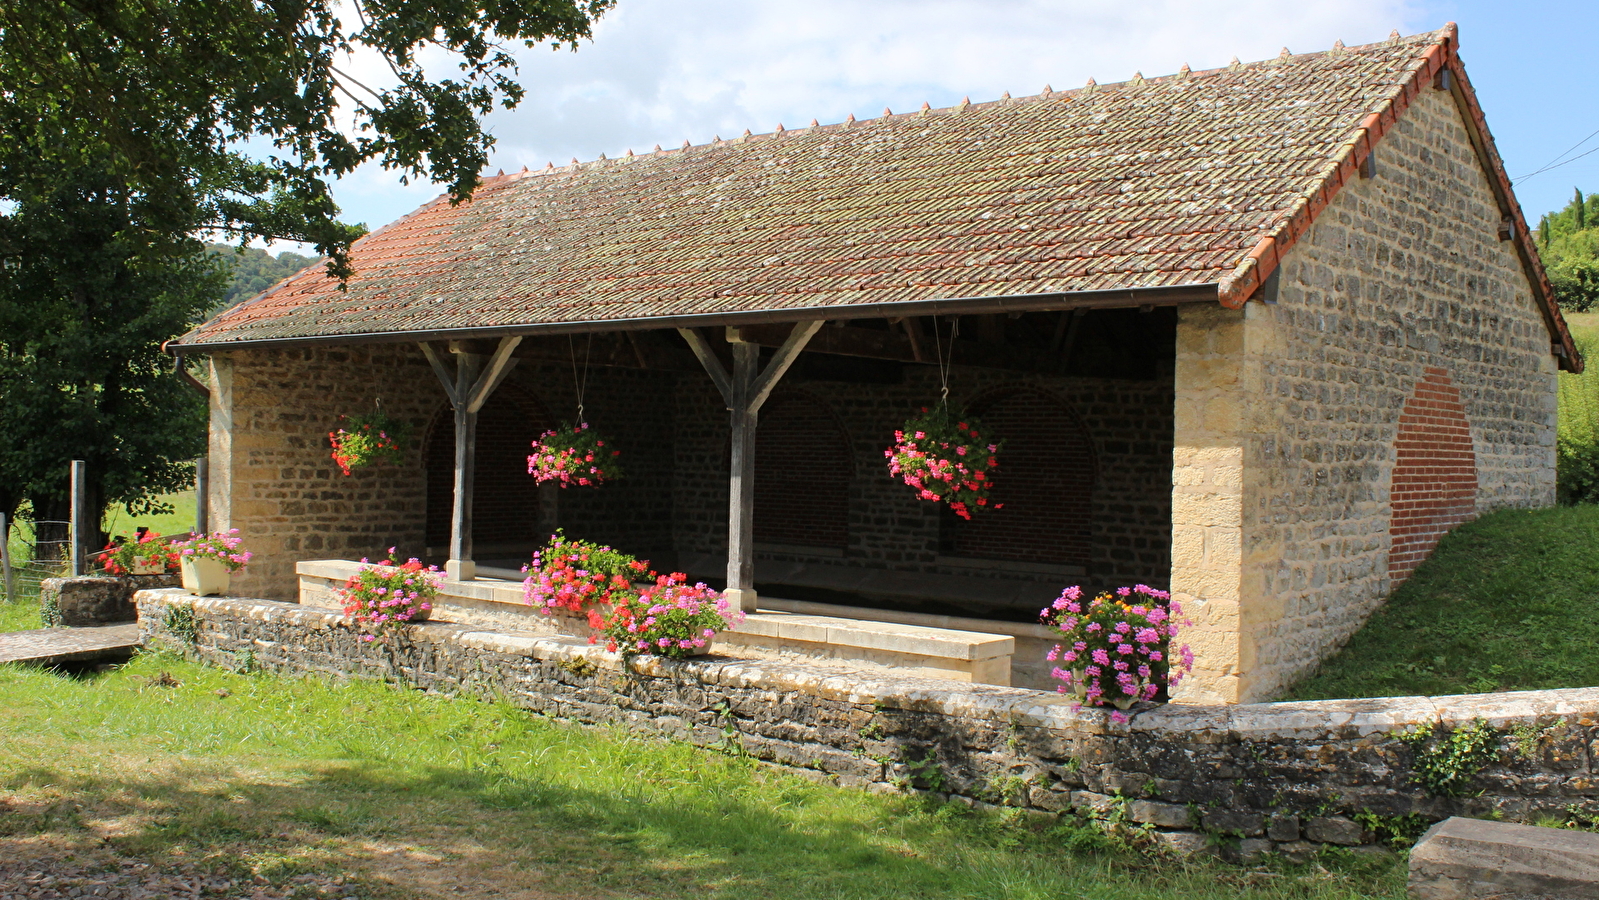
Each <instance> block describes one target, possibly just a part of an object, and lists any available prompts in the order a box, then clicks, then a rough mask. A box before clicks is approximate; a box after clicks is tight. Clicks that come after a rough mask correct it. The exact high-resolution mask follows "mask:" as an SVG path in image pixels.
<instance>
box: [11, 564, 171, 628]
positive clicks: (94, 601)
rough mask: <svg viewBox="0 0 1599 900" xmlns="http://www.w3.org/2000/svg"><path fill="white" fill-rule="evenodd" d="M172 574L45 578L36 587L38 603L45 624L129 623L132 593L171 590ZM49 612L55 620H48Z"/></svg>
mask: <svg viewBox="0 0 1599 900" xmlns="http://www.w3.org/2000/svg"><path fill="white" fill-rule="evenodd" d="M178 582H179V578H178V576H176V575H124V576H111V575H81V576H77V577H72V578H46V579H44V581H42V582H40V584H39V601H40V603H41V604H43V606H44V608H45V610H46V618H45V624H53V625H65V626H67V627H69V628H86V627H92V626H96V625H113V624H116V623H119V622H132V621H133V620H134V618H135V612H134V608H133V594H134V592H136V591H140V590H144V589H145V588H159V587H172V586H174V585H176V584H178ZM52 610H53V613H54V617H55V621H53V622H52V621H51V619H50V614H51V611H52Z"/></svg>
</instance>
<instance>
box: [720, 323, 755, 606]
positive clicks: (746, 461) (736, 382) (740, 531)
mask: <svg viewBox="0 0 1599 900" xmlns="http://www.w3.org/2000/svg"><path fill="white" fill-rule="evenodd" d="M727 339H728V342H729V343H731V344H732V345H733V377H732V379H731V381H730V384H729V387H730V388H731V394H732V396H731V397H729V398H728V406H729V407H731V409H730V415H731V416H732V431H733V460H732V462H733V464H732V467H731V468H732V471H731V472H729V473H728V478H729V481H728V490H727V598H728V601H729V602H731V603H734V604H736V605H737V606H739V607H740V608H742V609H744V610H745V611H746V612H750V611H753V610H754V609H755V419H756V416H757V415H758V414H759V408H758V407H756V406H752V405H751V403H750V398H751V396H752V395H753V392H754V390H755V379H756V378H757V377H758V376H759V374H760V367H761V348H760V345H759V344H751V343H748V342H746V341H743V340H741V339H740V338H739V336H738V331H737V329H734V328H729V329H728V330H727Z"/></svg>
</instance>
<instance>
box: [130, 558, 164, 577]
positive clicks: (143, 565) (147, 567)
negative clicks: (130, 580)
mask: <svg viewBox="0 0 1599 900" xmlns="http://www.w3.org/2000/svg"><path fill="white" fill-rule="evenodd" d="M166 570H167V564H166V563H164V562H160V561H156V562H139V561H137V560H135V561H134V563H133V565H132V568H130V569H129V570H128V574H129V575H160V574H162V573H164V572H165V571H166Z"/></svg>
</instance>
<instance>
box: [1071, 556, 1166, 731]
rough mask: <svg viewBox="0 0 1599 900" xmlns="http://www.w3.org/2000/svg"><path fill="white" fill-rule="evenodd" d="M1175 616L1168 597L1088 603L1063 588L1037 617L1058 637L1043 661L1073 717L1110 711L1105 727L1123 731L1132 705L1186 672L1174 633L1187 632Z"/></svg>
mask: <svg viewBox="0 0 1599 900" xmlns="http://www.w3.org/2000/svg"><path fill="white" fill-rule="evenodd" d="M1181 614H1182V608H1181V607H1179V606H1178V605H1177V603H1176V601H1174V600H1172V599H1171V594H1168V593H1167V592H1165V591H1161V590H1156V589H1155V588H1152V587H1149V586H1147V585H1142V584H1140V585H1136V586H1134V587H1130V588H1126V587H1123V588H1117V589H1116V590H1115V591H1114V592H1112V591H1105V592H1103V593H1100V594H1098V595H1097V596H1095V597H1094V598H1093V599H1089V600H1085V599H1083V592H1082V589H1081V588H1077V587H1069V588H1067V589H1066V590H1065V591H1064V592H1062V593H1061V595H1060V598H1059V599H1057V600H1056V601H1055V602H1054V603H1053V604H1051V605H1050V607H1049V608H1048V609H1046V610H1044V611H1043V612H1042V613H1041V614H1040V616H1039V617H1040V619H1041V620H1042V621H1043V623H1044V624H1045V625H1046V626H1048V627H1050V628H1051V629H1053V630H1055V631H1057V632H1059V633H1060V639H1061V643H1060V644H1057V645H1056V646H1055V648H1054V649H1052V650H1050V651H1049V655H1048V656H1047V657H1046V658H1047V659H1048V660H1049V661H1050V662H1052V663H1055V664H1056V668H1055V669H1054V670H1053V671H1052V672H1051V673H1050V674H1051V675H1052V676H1053V677H1054V678H1056V679H1057V680H1059V681H1060V682H1061V685H1060V687H1058V688H1057V689H1056V690H1058V691H1060V692H1061V693H1063V694H1065V693H1073V694H1076V695H1077V704H1076V705H1075V706H1073V707H1072V708H1073V709H1080V708H1082V707H1083V706H1084V705H1087V706H1110V707H1113V710H1112V712H1111V714H1110V717H1111V720H1112V721H1114V722H1122V723H1125V722H1126V721H1127V719H1128V717H1127V712H1126V711H1127V710H1128V709H1129V708H1131V707H1132V705H1133V704H1135V703H1137V702H1139V701H1140V700H1154V699H1156V698H1157V696H1158V695H1160V694H1161V692H1163V691H1165V690H1166V689H1168V688H1169V687H1171V686H1172V685H1174V684H1176V683H1177V682H1178V681H1179V680H1181V679H1182V677H1183V675H1185V674H1187V673H1188V672H1189V671H1190V670H1192V669H1193V667H1194V654H1193V652H1192V651H1190V650H1189V649H1188V645H1187V644H1182V645H1175V641H1176V638H1177V632H1178V628H1179V625H1182V626H1186V625H1188V624H1190V623H1188V622H1186V621H1182V622H1179V621H1178V619H1177V617H1178V616H1180V615H1181ZM1174 655H1175V658H1173V657H1174Z"/></svg>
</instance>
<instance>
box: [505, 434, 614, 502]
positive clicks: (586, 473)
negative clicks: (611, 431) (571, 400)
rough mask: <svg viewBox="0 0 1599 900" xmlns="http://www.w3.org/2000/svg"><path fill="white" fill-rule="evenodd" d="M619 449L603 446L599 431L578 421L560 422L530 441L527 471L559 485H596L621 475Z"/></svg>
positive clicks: (538, 480) (565, 486)
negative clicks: (530, 449) (572, 422)
mask: <svg viewBox="0 0 1599 900" xmlns="http://www.w3.org/2000/svg"><path fill="white" fill-rule="evenodd" d="M621 455H622V451H620V450H616V449H613V448H611V447H607V446H606V443H605V439H604V438H602V437H601V436H600V435H599V432H597V431H595V430H594V429H592V428H590V427H589V423H587V422H580V423H578V424H577V425H576V426H575V427H574V426H573V425H571V424H570V423H567V422H562V423H561V427H560V428H557V429H555V430H554V431H546V432H544V433H543V434H541V435H539V439H538V440H536V441H534V442H533V453H532V454H531V455H530V456H528V458H527V473H528V474H529V475H532V476H533V480H535V481H537V482H539V483H541V484H542V483H543V482H546V481H554V482H558V483H559V484H560V485H561V487H563V488H568V487H571V486H572V485H574V484H575V485H580V486H584V487H588V486H596V487H597V486H599V485H602V484H604V483H605V482H607V481H615V480H616V479H618V478H621V477H622V466H621V464H620V463H618V462H617V457H619V456H621Z"/></svg>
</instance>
